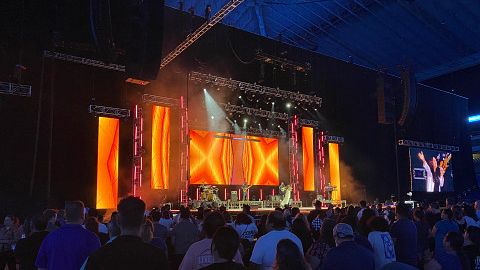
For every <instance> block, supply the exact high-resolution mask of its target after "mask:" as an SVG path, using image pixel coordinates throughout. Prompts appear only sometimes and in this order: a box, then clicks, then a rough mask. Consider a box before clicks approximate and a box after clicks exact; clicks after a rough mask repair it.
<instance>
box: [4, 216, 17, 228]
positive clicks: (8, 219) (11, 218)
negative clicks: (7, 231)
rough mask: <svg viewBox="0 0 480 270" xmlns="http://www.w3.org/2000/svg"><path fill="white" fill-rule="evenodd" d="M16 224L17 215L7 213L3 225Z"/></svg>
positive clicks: (10, 225)
mask: <svg viewBox="0 0 480 270" xmlns="http://www.w3.org/2000/svg"><path fill="white" fill-rule="evenodd" d="M14 224H15V217H14V216H13V215H7V216H5V218H4V219H3V226H5V227H12V226H13V225H14Z"/></svg>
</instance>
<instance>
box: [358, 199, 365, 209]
mask: <svg viewBox="0 0 480 270" xmlns="http://www.w3.org/2000/svg"><path fill="white" fill-rule="evenodd" d="M359 204H360V207H361V208H365V207H367V202H366V201H363V200H362V201H360V203H359Z"/></svg>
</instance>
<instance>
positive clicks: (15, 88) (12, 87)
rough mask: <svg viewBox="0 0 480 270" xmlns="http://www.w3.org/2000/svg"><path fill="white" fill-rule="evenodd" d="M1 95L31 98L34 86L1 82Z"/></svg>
mask: <svg viewBox="0 0 480 270" xmlns="http://www.w3.org/2000/svg"><path fill="white" fill-rule="evenodd" d="M0 94H7V95H15V96H23V97H31V96H32V86H31V85H24V84H16V83H7V82H0Z"/></svg>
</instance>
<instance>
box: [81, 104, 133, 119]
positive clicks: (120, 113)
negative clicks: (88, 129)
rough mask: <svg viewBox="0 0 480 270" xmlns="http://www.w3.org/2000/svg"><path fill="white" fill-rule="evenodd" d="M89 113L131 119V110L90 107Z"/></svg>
mask: <svg viewBox="0 0 480 270" xmlns="http://www.w3.org/2000/svg"><path fill="white" fill-rule="evenodd" d="M88 112H89V113H93V114H95V115H100V116H113V117H118V118H128V117H130V110H128V109H122V108H114V107H107V106H99V105H90V106H88Z"/></svg>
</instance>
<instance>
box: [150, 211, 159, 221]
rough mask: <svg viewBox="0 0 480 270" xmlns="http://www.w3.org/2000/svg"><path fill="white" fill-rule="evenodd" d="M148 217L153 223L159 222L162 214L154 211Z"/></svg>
mask: <svg viewBox="0 0 480 270" xmlns="http://www.w3.org/2000/svg"><path fill="white" fill-rule="evenodd" d="M150 217H151V218H152V221H153V222H158V221H160V218H161V217H162V213H160V211H158V210H155V211H152V212H151V213H150Z"/></svg>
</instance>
